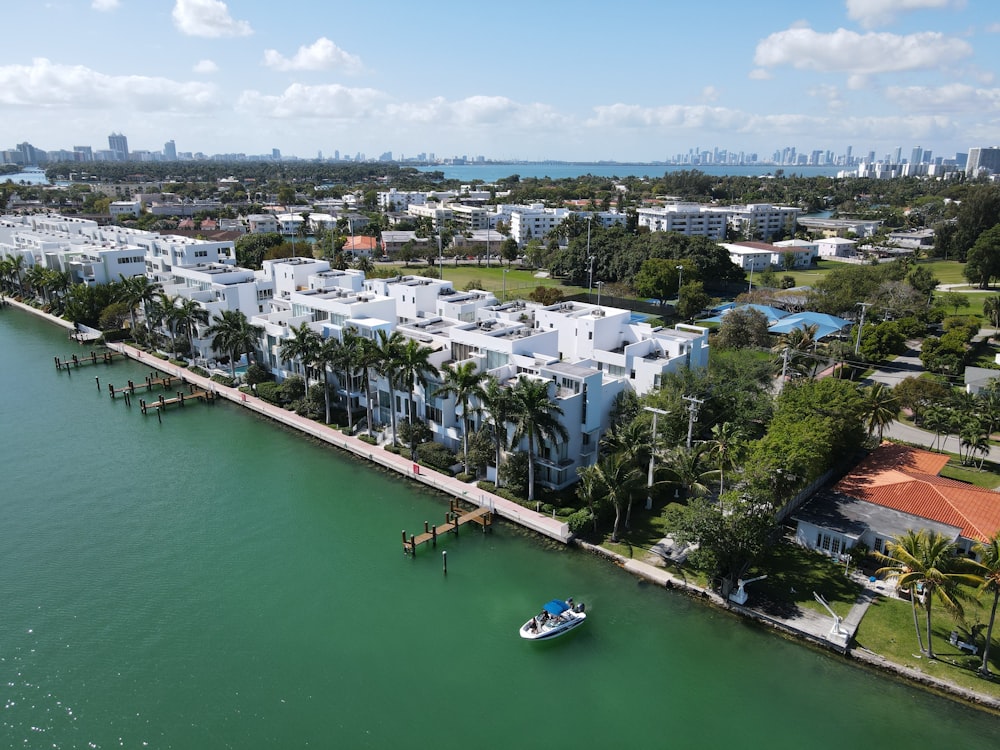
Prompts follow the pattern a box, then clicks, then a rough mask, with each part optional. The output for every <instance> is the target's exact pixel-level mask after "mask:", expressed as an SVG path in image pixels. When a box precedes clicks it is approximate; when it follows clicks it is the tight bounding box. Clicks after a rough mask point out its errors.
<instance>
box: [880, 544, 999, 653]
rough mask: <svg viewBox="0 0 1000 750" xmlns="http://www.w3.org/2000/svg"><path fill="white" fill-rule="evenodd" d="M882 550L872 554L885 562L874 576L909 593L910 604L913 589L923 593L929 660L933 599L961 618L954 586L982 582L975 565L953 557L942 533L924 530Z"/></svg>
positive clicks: (914, 596) (931, 645) (931, 646)
mask: <svg viewBox="0 0 1000 750" xmlns="http://www.w3.org/2000/svg"><path fill="white" fill-rule="evenodd" d="M886 550H887V551H888V554H884V553H880V552H876V553H875V556H876V558H877V559H879V560H880V561H882V562H885V563H887V564H886V565H885V566H884V567H882V568H879V570H878V574H879V575H883V574H884V575H885V576H886V577H887V578H888V579H890V580H895V581H896V583H897V585H898V586H899V587H900V588H903V589H907V590H909V591H910V597H911V603H912V599H914V598H916V595H917V588H918V587H919V588H920V589H922V590H923V595H924V611H925V613H926V616H927V620H926V634H927V651H926V653H927V658H929V659H933V658H935V657H934V644H933V642H932V640H931V639H932V632H931V605H932V603H933V601H934V599H937V600H938V601H940V602H941V604H942V605H943V606H944V608H945V609H946V610H947V611H949V612H953V613H955V614H957V615H959V616H961V614H962V604H961V601H960V600H959V596H958V586H959V585H960V584H964V585H968V586H976V585H979V584H980V583H981V582H982V578H977V577H976V574H975V569H976V563H975V562H974V561H972V560H970V559H969V558H966V557H961V556H957V555H956V554H955V545H954V544H953V543H952V542H951V541H949V540H948V538H947V537H945V536H944V535H943V534H941V533H939V532H937V531H927V530H926V529H923V530H921V531H918V532H913V531H912V530H911V531H908V532H906V533H905V534H903V535H901V536H899V537H896V538H895V539H894V540H893V541H891V542H888V543H887V544H886ZM914 624H916V614H914ZM918 638H919V630H918Z"/></svg>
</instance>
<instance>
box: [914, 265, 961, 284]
mask: <svg viewBox="0 0 1000 750" xmlns="http://www.w3.org/2000/svg"><path fill="white" fill-rule="evenodd" d="M918 265H920V266H923V267H924V268H926V269H927V270H928V271H930V272H931V273H932V274H934V276H936V277H937V280H938V283H939V284H968V283H969V282H968V280H967V279H966V278H965V276H964V275H963V274H962V271H963V270H965V264H964V263H959V262H958V261H957V260H930V261H919V262H918Z"/></svg>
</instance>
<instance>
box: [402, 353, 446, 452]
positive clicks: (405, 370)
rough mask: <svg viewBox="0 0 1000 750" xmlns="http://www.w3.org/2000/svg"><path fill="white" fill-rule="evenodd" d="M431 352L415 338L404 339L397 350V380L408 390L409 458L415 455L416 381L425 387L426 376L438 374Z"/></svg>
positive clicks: (426, 383)
mask: <svg viewBox="0 0 1000 750" xmlns="http://www.w3.org/2000/svg"><path fill="white" fill-rule="evenodd" d="M433 353H434V350H433V349H431V348H430V347H429V346H424V345H423V344H421V343H420V342H419V341H417V340H416V339H406V343H405V344H403V346H402V348H401V349H400V350H399V359H398V360H396V362H397V364H398V366H399V382H400V383H401V384H402V385H405V386H406V387H407V388H408V389H409V392H410V398H409V419H410V427H411V429H410V458H413V459H416V457H417V444H416V431H415V430H413V429H412V428H413V426H414V425H416V423H417V399H416V389H417V383H419V384H420V385H422V386H423V387H424V389H426V388H427V386H428V383H429V380H428V376H429V375H435V376H436V375H438V368H437V367H435V366H434V365H433V364H432V363H431V361H430V356H431V354H433Z"/></svg>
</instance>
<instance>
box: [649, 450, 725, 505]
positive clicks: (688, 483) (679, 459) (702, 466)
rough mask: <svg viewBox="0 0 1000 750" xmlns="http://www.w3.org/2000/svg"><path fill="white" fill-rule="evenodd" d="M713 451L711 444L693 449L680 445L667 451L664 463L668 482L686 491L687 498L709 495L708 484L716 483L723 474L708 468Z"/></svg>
mask: <svg viewBox="0 0 1000 750" xmlns="http://www.w3.org/2000/svg"><path fill="white" fill-rule="evenodd" d="M711 450H712V446H711V445H710V444H708V443H698V444H697V445H695V446H694V447H693V448H688V447H687V446H686V445H678V446H677V447H676V448H673V449H671V450H669V451H667V454H666V456H665V457H664V461H663V472H664V473H665V474H666V475H667V479H666V481H667V482H668V483H670V484H673V485H676V486H677V488H678V489H682V490H684V494H685V495H686V496H687V497H704V496H705V495H707V494H709V492H711V490H710V489H709V487H708V484H707V482H714V481H715V480H716V479H718V478H719V474H720V473H721V472H720V471H719V470H718V469H709V468H706V460H707V459H708V457H709V455H710V454H711Z"/></svg>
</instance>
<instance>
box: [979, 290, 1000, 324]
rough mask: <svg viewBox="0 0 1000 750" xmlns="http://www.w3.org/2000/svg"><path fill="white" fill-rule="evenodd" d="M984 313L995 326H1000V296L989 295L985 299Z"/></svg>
mask: <svg viewBox="0 0 1000 750" xmlns="http://www.w3.org/2000/svg"><path fill="white" fill-rule="evenodd" d="M983 315H985V316H986V319H987V320H989V321H990V323H992V324H993V327H994V328H1000V296H996V297H987V298H986V299H985V300H983Z"/></svg>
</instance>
